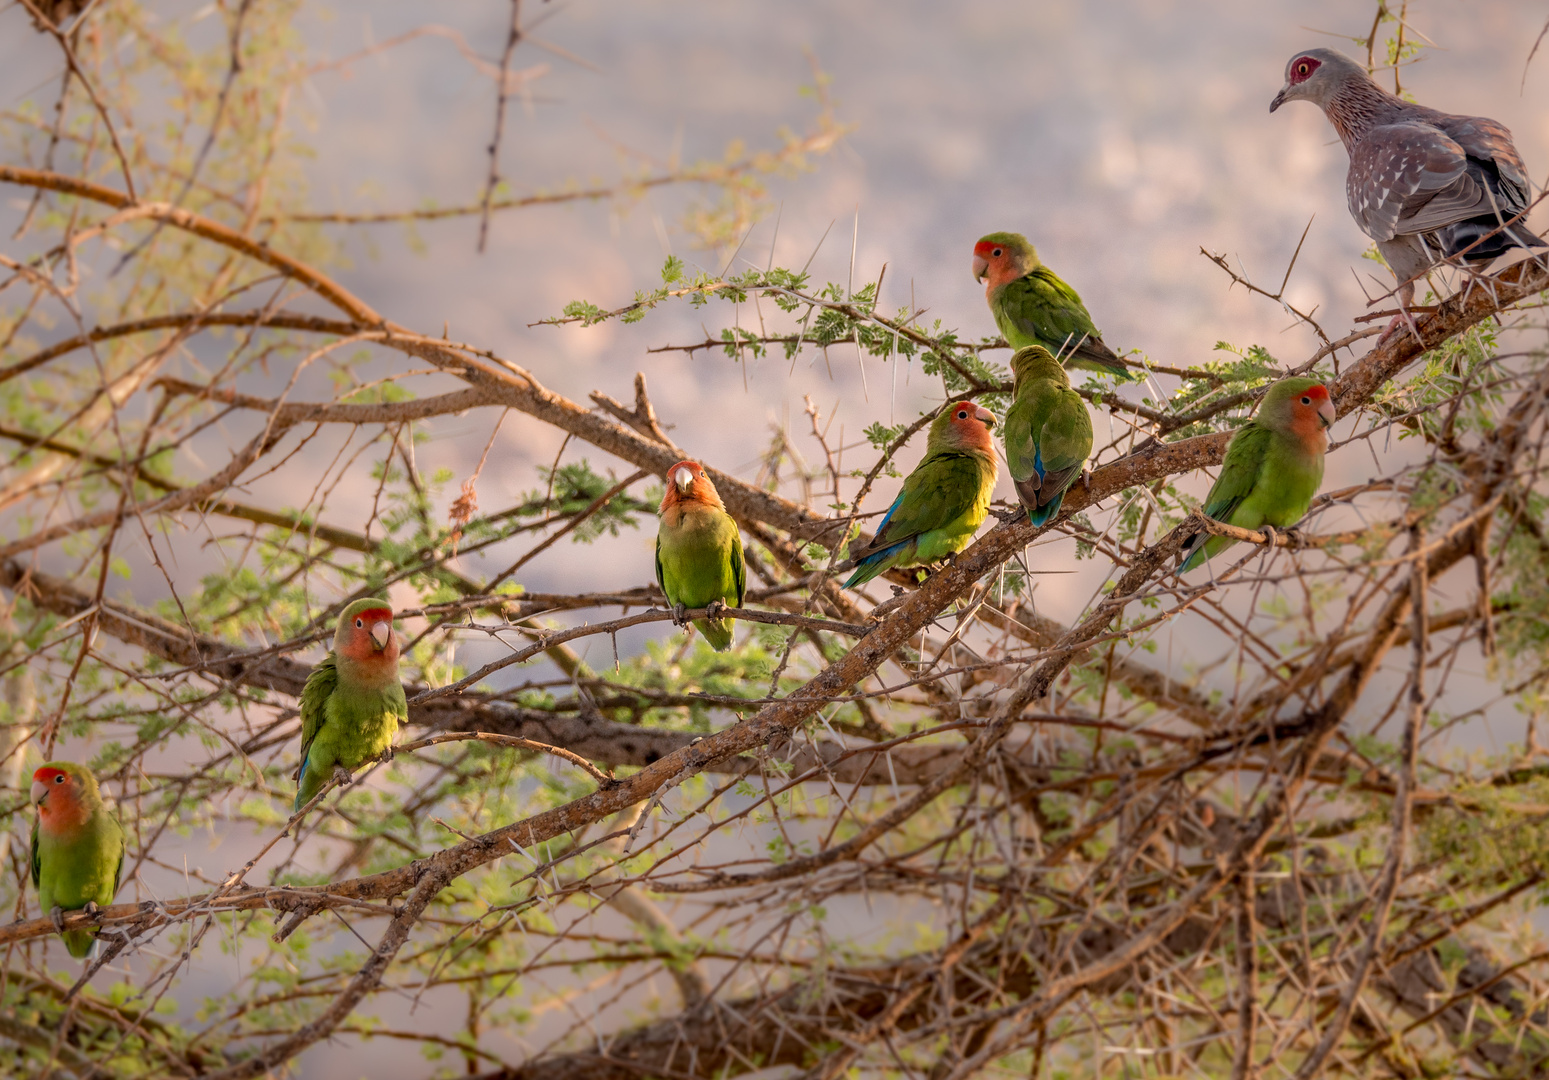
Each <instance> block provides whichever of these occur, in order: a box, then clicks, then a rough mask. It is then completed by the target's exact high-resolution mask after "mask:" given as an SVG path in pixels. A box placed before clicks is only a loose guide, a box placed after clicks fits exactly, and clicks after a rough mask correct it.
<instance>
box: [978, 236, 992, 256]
mask: <svg viewBox="0 0 1549 1080" xmlns="http://www.w3.org/2000/svg"><path fill="white" fill-rule="evenodd" d="M994 250H995V245H994V244H992V243H990V242H989V241H988V240H980V241H979V242H978V243H977V244H975V245H974V254H975V255H983V256H985V257H986V258H988V257H989V254H990V252H992V251H994Z"/></svg>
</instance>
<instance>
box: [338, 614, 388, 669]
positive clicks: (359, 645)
mask: <svg viewBox="0 0 1549 1080" xmlns="http://www.w3.org/2000/svg"><path fill="white" fill-rule="evenodd" d="M340 629H342V630H343V631H344V633H343V634H341V635H340V639H341V640H339V641H338V642H337V643H336V644H335V647H334V651H335V652H337V653H339V654H340V655H341V656H346V657H348V658H349V659H351V660H354V661H356V662H358V663H371V662H374V661H387V662H390V663H393V664H396V663H397V662H398V635H397V634H395V633H393V609H392V608H390V607H388V606H387V605H386V604H383V605H382V606H381V607H377V608H367V609H366V610H365V611H357V612H356V613H355V615H354V617H353V618H352V619H351V622H350V625H348V626H344V627H341V628H340Z"/></svg>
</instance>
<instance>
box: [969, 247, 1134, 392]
mask: <svg viewBox="0 0 1549 1080" xmlns="http://www.w3.org/2000/svg"><path fill="white" fill-rule="evenodd" d="M973 266H974V280H975V281H983V282H984V283H985V287H984V298H985V299H986V300H988V301H989V304H990V314H992V315H994V316H995V325H996V326H998V327H1000V332H1001V333H1002V334H1003V335H1005V338H1006V341H1007V343H1008V344H1010V346H1011V347H1012V348H1013V349H1022V348H1026V347H1027V346H1029V345H1042V346H1043V347H1044V348H1046V349H1048V350H1049V351H1050V352H1052V353H1053V354H1054V355H1055V356H1057V357H1059V359H1060V362H1061V363H1063V364H1064V365H1065V366H1066V367H1068V368H1082V369H1084V370H1086V371H1098V372H1103V373H1105V374H1108V375H1112V376H1113V377H1114V378H1116V379H1120V380H1123V379H1128V378H1130V370H1129V368H1127V367H1125V366H1124V361H1122V360H1120V359H1119V357H1118V354H1117V353H1115V352H1114V351H1113V350H1112V349H1110V348H1109V347H1108V346H1106V345H1104V344H1103V336H1102V334H1100V333H1098V330H1097V327H1096V326H1094V325H1092V316H1091V315H1089V314H1087V310H1086V305H1085V304H1083V303H1082V302H1081V297H1079V296H1077V295H1076V290H1075V289H1072V288H1071V287H1070V286H1069V285H1067V284H1065V282H1064V281H1063V280H1062V279H1061V278H1060V276H1059V275H1058V274H1056V273H1055V272H1054V271H1053V270H1050V269H1049V268H1048V267H1047V266H1045V265H1044V264H1043V263H1042V262H1040V261H1039V259H1038V251H1037V249H1036V248H1034V247H1033V245H1032V244H1030V243H1028V242H1027V237H1025V236H1023V235H1022V234H1021V233H1013V232H993V233H990V234H989V235H988V236H986V237H984V238H983V239H982V240H980V241H979V242H978V243H977V244H975V245H974V263H973Z"/></svg>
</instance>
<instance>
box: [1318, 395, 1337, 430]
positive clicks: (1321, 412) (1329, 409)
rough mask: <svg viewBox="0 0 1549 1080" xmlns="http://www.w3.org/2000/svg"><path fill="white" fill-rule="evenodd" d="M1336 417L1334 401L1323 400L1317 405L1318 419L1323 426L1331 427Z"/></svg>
mask: <svg viewBox="0 0 1549 1080" xmlns="http://www.w3.org/2000/svg"><path fill="white" fill-rule="evenodd" d="M1338 418H1339V417H1338V416H1337V415H1336V414H1335V412H1334V403H1333V402H1332V401H1328V400H1325V401H1324V402H1323V403H1322V404H1320V405H1319V406H1318V419H1320V420H1322V421H1323V426H1324V427H1326V428H1331V427H1333V426H1334V421H1335V420H1337V419H1338Z"/></svg>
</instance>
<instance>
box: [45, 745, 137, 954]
mask: <svg viewBox="0 0 1549 1080" xmlns="http://www.w3.org/2000/svg"><path fill="white" fill-rule="evenodd" d="M32 801H33V802H34V803H35V804H36V805H37V808H38V819H37V820H36V821H34V822H33V823H32V884H33V887H34V888H36V889H37V890H38V903H39V904H40V905H41V906H42V908H43V910H44V911H45V912H46V913H47V914H48V916H49V918H51V919H53V920H54V925H55V926H59V925H60V920H61V918H62V917H63V914H64V912H66V911H79V910H80V909H82V908H85V909H86V910H87V911H89V912H93V913H95V912H96V910H97V909H98V908H99V907H107V906H108V905H109V904H111V903H112V902H113V896H114V894H116V893H117V892H118V886H119V881H120V879H121V878H122V877H123V874H124V830H123V828H121V827H120V826H119V824H118V822H117V820H115V819H114V817H113V815H112V814H110V813H108V808H107V807H106V806H104V805H102V792H101V791H100V790H99V789H98V787H97V778H96V777H95V776H93V775H92V774H91V770H89V769H84V768H82V767H81V766H79V765H77V764H76V763H75V762H73V761H50V762H48V763H47V764H45V765H41V766H39V767H38V769H37V771H36V772H34V773H33V774H32ZM60 936H61V937H63V938H64V940H65V948H66V949H69V950H70V955H71V956H73V957H75V958H76V959H77V960H83V959H85V958H86V957H87V956H89V955H91V947H92V943H93V942H95V941H96V939H97V931H95V930H61V931H60Z"/></svg>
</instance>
